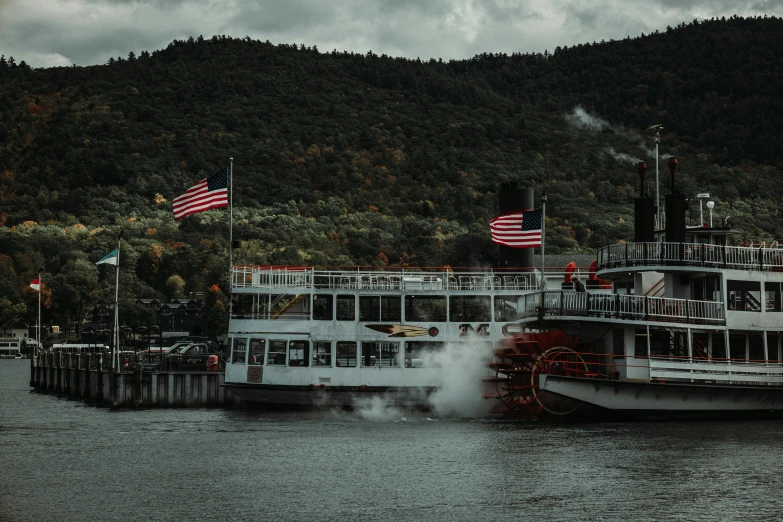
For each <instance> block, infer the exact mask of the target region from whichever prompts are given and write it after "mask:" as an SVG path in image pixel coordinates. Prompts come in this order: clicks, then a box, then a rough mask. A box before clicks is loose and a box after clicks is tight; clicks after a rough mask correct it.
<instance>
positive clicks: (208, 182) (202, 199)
mask: <svg viewBox="0 0 783 522" xmlns="http://www.w3.org/2000/svg"><path fill="white" fill-rule="evenodd" d="M227 206H228V168H225V169H223V170H221V171H219V172H217V173H215V174H213V175H212V176H210V177H208V178H206V179H202V180H201V181H199V182H198V183H196V184H195V185H193V186H192V187H190V188H189V189H188V190H187V192H185V193H184V194H182V195H181V196H179V197H177V198H176V199H175V200H174V201H172V210H173V211H174V219H182V218H183V217H185V216H189V215H190V214H195V213H196V212H203V211H205V210H209V209H211V208H221V207H227Z"/></svg>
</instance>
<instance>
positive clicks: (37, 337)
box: [35, 267, 44, 358]
mask: <svg viewBox="0 0 783 522" xmlns="http://www.w3.org/2000/svg"><path fill="white" fill-rule="evenodd" d="M43 271H44V269H43V267H41V268H39V269H38V324H37V325H36V332H35V340H36V341H37V344H36V353H35V357H36V358H38V355H39V354H40V353H41V290H43V279H42V276H41V274H42V273H43Z"/></svg>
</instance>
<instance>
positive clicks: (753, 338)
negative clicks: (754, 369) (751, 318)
mask: <svg viewBox="0 0 783 522" xmlns="http://www.w3.org/2000/svg"><path fill="white" fill-rule="evenodd" d="M748 360H749V361H754V362H759V361H764V360H766V359H765V358H764V338H763V337H762V336H761V334H750V335H748Z"/></svg>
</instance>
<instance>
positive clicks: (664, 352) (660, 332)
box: [650, 328, 671, 357]
mask: <svg viewBox="0 0 783 522" xmlns="http://www.w3.org/2000/svg"><path fill="white" fill-rule="evenodd" d="M670 343H671V338H670V337H669V332H667V331H666V330H664V329H662V328H650V355H653V356H659V357H660V356H664V357H668V356H669V349H670Z"/></svg>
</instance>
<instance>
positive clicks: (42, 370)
mask: <svg viewBox="0 0 783 522" xmlns="http://www.w3.org/2000/svg"><path fill="white" fill-rule="evenodd" d="M223 382H224V372H223V369H222V368H221V369H219V370H217V371H206V369H205V370H204V371H178V370H176V371H175V370H166V371H163V370H159V369H153V370H143V369H138V370H134V369H131V368H122V369H121V370H120V371H112V370H111V355H110V354H106V353H82V354H78V353H60V352H54V353H51V352H49V353H42V354H40V356H39V357H38V358H33V359H31V360H30V386H31V387H32V388H34V389H35V391H38V392H42V393H54V394H57V395H60V396H64V397H69V398H74V399H79V400H82V401H85V402H89V403H92V404H95V405H99V406H110V407H116V408H136V407H142V408H146V407H163V408H188V407H201V408H203V407H206V408H222V407H228V408H233V407H239V406H241V400H240V399H239V398H238V397H236V396H234V395H232V394H231V392H229V391H227V390H226V389H225V388H223V387H222V385H223Z"/></svg>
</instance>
